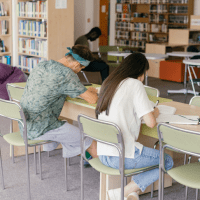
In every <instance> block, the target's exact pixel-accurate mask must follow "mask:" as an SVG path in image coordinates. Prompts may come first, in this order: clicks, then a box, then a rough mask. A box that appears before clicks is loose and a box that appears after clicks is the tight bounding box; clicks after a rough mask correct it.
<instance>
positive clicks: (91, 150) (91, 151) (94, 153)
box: [87, 140, 98, 158]
mask: <svg viewBox="0 0 200 200" xmlns="http://www.w3.org/2000/svg"><path fill="white" fill-rule="evenodd" d="M87 152H88V153H89V154H90V155H91V156H92V157H93V158H98V156H97V141H95V140H93V141H92V144H91V145H90V147H89V148H88V149H87Z"/></svg>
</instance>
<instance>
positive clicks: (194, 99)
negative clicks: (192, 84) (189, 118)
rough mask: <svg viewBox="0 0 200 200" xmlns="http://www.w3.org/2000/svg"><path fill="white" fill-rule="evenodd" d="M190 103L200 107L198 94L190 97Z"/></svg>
mask: <svg viewBox="0 0 200 200" xmlns="http://www.w3.org/2000/svg"><path fill="white" fill-rule="evenodd" d="M189 104H190V105H193V106H198V107H200V96H194V97H192V98H191V99H190V102H189Z"/></svg>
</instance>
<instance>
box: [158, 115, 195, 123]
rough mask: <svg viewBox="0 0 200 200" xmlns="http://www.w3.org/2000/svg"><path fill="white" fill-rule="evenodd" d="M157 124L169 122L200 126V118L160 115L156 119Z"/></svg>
mask: <svg viewBox="0 0 200 200" xmlns="http://www.w3.org/2000/svg"><path fill="white" fill-rule="evenodd" d="M156 122H157V123H161V122H168V123H170V124H198V123H199V116H197V115H166V114H160V115H159V116H158V118H156Z"/></svg>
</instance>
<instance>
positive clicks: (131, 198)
mask: <svg viewBox="0 0 200 200" xmlns="http://www.w3.org/2000/svg"><path fill="white" fill-rule="evenodd" d="M127 200H139V195H138V194H137V193H136V192H132V193H130V194H129V195H128V197H127Z"/></svg>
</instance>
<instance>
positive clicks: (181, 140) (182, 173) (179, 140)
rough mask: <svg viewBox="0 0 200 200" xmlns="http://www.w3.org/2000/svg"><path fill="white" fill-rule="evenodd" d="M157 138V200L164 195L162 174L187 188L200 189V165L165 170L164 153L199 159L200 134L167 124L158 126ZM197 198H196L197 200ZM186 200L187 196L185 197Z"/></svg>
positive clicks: (161, 199)
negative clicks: (166, 150) (168, 152)
mask: <svg viewBox="0 0 200 200" xmlns="http://www.w3.org/2000/svg"><path fill="white" fill-rule="evenodd" d="M157 129H158V136H159V144H160V165H159V196H158V197H159V198H158V199H159V200H163V195H164V173H167V174H169V175H170V176H171V177H172V178H173V179H174V180H175V181H177V182H179V183H180V184H182V185H185V186H187V187H191V188H195V189H200V163H199V162H197V163H189V164H186V165H181V166H178V167H175V168H172V169H170V170H168V171H166V170H165V165H164V151H165V149H166V148H167V149H169V150H172V151H179V152H182V153H185V154H189V155H193V156H197V157H200V148H199V144H200V134H199V132H195V131H190V130H185V129H181V128H177V127H174V126H171V125H169V124H164V123H161V124H158V127H157ZM197 198H198V196H196V200H197ZM185 199H187V194H186V195H185Z"/></svg>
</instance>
